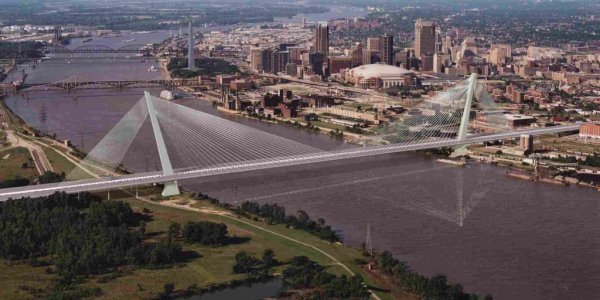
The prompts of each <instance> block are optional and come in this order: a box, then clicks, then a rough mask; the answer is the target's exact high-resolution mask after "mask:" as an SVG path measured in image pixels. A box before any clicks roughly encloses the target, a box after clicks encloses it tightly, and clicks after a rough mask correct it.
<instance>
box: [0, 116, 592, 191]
mask: <svg viewBox="0 0 600 300" xmlns="http://www.w3.org/2000/svg"><path fill="white" fill-rule="evenodd" d="M580 125H581V124H577V125H564V126H554V127H545V128H535V129H526V130H517V131H510V132H502V133H494V134H489V135H480V136H471V137H468V138H467V139H465V140H462V141H461V140H457V139H452V140H440V141H434V142H426V143H417V144H398V145H386V146H371V147H361V148H355V149H350V150H340V151H332V152H325V151H324V152H319V153H315V154H310V155H303V156H292V157H282V158H279V159H271V160H255V161H247V162H240V163H235V164H225V165H220V166H214V167H210V168H203V169H196V168H191V169H183V170H182V169H178V170H174V174H173V175H163V174H162V172H147V173H138V174H130V175H123V176H119V177H104V178H95V179H86V180H79V181H70V182H61V183H54V184H45V185H37V186H26V187H18V188H10V189H2V190H0V201H5V200H8V199H9V198H21V197H39V196H45V195H50V194H53V193H55V192H67V193H78V192H85V191H105V190H111V189H118V188H124V187H132V186H139V185H147V184H153V183H160V182H170V181H174V180H183V179H191V178H200V177H209V176H215V175H222V174H231V173H238V172H248V171H255V170H263V169H271V168H281V167H289V166H296V165H303V164H313V163H320V162H325V161H334V160H342V159H351V158H357V157H364V156H371V155H381V154H389V153H397V152H405V151H416V150H424V149H431V148H441V147H452V146H459V145H467V144H476V143H482V142H486V141H495V140H503V139H509V138H516V137H519V136H520V135H521V134H530V135H542V134H551V133H559V132H568V131H576V130H579V126H580Z"/></svg>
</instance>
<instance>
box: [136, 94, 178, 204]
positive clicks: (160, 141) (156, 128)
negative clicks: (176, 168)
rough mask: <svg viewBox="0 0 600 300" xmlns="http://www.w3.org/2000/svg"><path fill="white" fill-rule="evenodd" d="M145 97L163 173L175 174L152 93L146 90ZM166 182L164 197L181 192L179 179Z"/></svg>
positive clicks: (166, 174)
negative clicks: (178, 183)
mask: <svg viewBox="0 0 600 300" xmlns="http://www.w3.org/2000/svg"><path fill="white" fill-rule="evenodd" d="M144 97H145V99H146V108H147V109H148V116H149V117H150V122H151V123H152V131H153V132H154V139H155V140H156V146H157V148H158V156H159V157H160V164H161V166H162V170H163V175H165V176H169V175H173V166H172V165H171V160H170V159H169V153H168V152H167V146H166V145H165V140H164V138H163V135H162V131H161V130H160V124H159V123H158V119H157V118H156V110H155V109H154V104H153V103H152V95H150V93H148V92H144ZM164 184H165V187H164V189H163V191H162V193H161V195H162V196H163V197H170V196H176V195H179V194H180V192H179V186H178V185H177V181H175V180H174V181H169V182H165V183H164Z"/></svg>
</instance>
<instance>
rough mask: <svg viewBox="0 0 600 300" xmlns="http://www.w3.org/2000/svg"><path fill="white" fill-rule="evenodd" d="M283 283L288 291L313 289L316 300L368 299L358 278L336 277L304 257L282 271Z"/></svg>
mask: <svg viewBox="0 0 600 300" xmlns="http://www.w3.org/2000/svg"><path fill="white" fill-rule="evenodd" d="M283 283H284V286H285V287H286V288H289V289H314V290H315V291H314V293H316V294H317V295H315V296H316V297H317V298H325V299H327V298H336V299H348V298H351V299H368V298H369V292H368V291H367V289H366V287H365V284H364V282H363V280H362V278H361V277H360V276H352V277H347V276H345V275H342V276H339V277H338V276H336V275H333V274H331V273H328V272H326V271H325V268H324V267H323V266H321V265H319V264H317V263H315V262H313V261H310V260H309V259H308V258H307V257H306V256H296V257H294V258H293V259H292V262H291V264H290V266H289V267H288V268H286V269H285V270H283Z"/></svg>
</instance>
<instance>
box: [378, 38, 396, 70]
mask: <svg viewBox="0 0 600 300" xmlns="http://www.w3.org/2000/svg"><path fill="white" fill-rule="evenodd" d="M379 48H380V50H379V53H380V54H381V62H382V63H384V64H386V65H393V64H394V36H393V35H389V34H384V35H382V36H380V37H379Z"/></svg>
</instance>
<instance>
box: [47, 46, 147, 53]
mask: <svg viewBox="0 0 600 300" xmlns="http://www.w3.org/2000/svg"><path fill="white" fill-rule="evenodd" d="M42 50H43V52H45V53H53V54H74V53H89V54H91V53H107V54H111V53H147V52H149V51H150V50H149V49H147V48H146V45H141V44H130V45H125V46H123V47H120V48H116V49H115V48H111V47H108V46H105V45H83V46H79V47H77V48H72V49H70V48H67V47H64V46H57V45H50V46H47V47H44V48H43V49H42Z"/></svg>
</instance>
